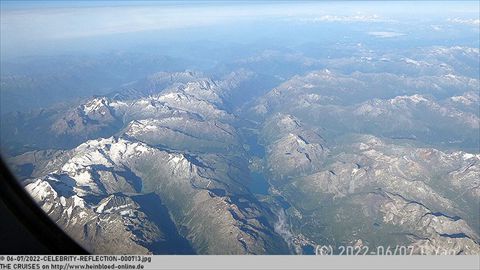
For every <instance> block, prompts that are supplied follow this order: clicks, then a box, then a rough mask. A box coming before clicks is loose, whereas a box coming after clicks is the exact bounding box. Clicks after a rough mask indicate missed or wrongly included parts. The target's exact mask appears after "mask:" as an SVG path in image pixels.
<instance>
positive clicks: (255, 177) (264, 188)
mask: <svg viewBox="0 0 480 270" xmlns="http://www.w3.org/2000/svg"><path fill="white" fill-rule="evenodd" d="M250 175H251V176H252V181H250V183H249V185H248V189H249V190H250V191H251V192H252V193H254V194H260V195H267V194H268V188H269V187H270V185H269V184H268V182H267V179H265V176H264V175H263V174H262V173H256V172H251V173H250Z"/></svg>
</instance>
